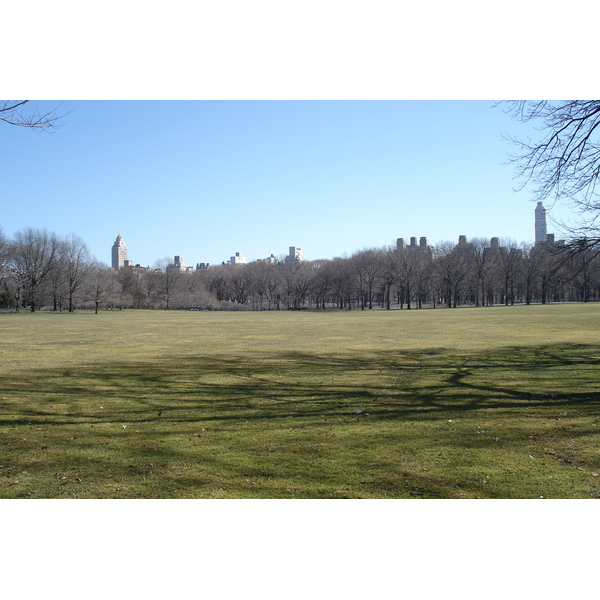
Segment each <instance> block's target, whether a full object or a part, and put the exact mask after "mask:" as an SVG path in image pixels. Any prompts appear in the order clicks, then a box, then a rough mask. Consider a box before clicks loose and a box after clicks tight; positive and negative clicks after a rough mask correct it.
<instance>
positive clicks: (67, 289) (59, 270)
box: [0, 228, 600, 312]
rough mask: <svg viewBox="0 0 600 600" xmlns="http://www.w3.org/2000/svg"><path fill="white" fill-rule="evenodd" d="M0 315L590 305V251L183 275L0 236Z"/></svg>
mask: <svg viewBox="0 0 600 600" xmlns="http://www.w3.org/2000/svg"><path fill="white" fill-rule="evenodd" d="M0 268H1V269H2V270H1V275H2V277H1V283H0V307H2V308H12V309H14V310H22V309H27V310H31V311H35V310H38V309H39V308H41V307H45V308H48V309H51V310H57V311H58V310H69V311H73V310H75V309H76V308H81V307H87V308H93V309H94V310H95V311H96V312H97V311H98V309H99V308H100V307H103V306H110V307H115V308H153V309H167V310H168V309H179V310H180V309H188V310H189V309H195V310H281V309H288V310H301V309H307V308H311V309H326V308H337V309H363V310H364V309H372V308H383V309H388V310H389V309H392V308H406V309H412V308H423V307H432V308H436V307H438V306H445V307H449V308H454V307H458V306H469V305H471V306H489V305H494V304H506V305H508V304H515V303H524V304H531V303H547V302H565V301H582V302H588V301H597V300H599V299H600V259H599V258H598V256H597V250H596V249H595V248H594V247H591V248H585V247H582V248H578V249H577V251H567V250H563V251H557V249H556V248H552V247H542V248H540V247H531V246H527V245H521V246H520V247H519V246H517V245H516V244H515V243H512V242H510V241H508V242H504V245H503V246H502V247H500V248H497V249H496V250H494V251H493V250H492V249H491V248H490V244H489V241H488V240H486V239H476V240H473V241H472V243H471V244H469V247H468V249H467V251H465V250H464V249H462V250H461V249H460V248H459V247H458V246H455V244H454V243H451V242H442V243H440V244H438V245H437V246H436V248H435V257H434V258H431V256H430V254H428V253H423V252H420V251H419V250H418V249H411V248H408V249H406V250H400V251H399V250H397V249H396V248H394V247H383V248H371V249H365V250H361V251H359V252H356V253H355V254H353V255H352V256H350V257H346V258H333V259H331V260H317V261H311V262H292V263H287V262H277V263H274V264H271V263H268V262H255V263H250V264H243V265H242V264H237V265H236V264H224V265H221V266H216V267H212V268H210V269H207V270H203V271H196V272H193V273H186V272H182V271H180V270H178V269H177V268H175V267H174V266H173V265H172V264H171V262H170V260H169V259H168V258H164V259H161V260H159V261H157V262H156V263H155V265H154V268H153V269H136V268H124V269H121V270H119V271H114V270H112V269H109V268H108V267H107V266H106V265H104V264H101V263H98V262H97V261H95V260H94V259H93V258H92V257H91V255H90V252H89V250H88V247H87V245H86V244H85V242H84V241H83V240H82V239H81V238H79V237H77V236H75V235H70V236H68V237H66V238H59V237H58V236H57V235H55V234H53V233H51V232H47V231H45V230H42V231H40V230H36V229H31V228H29V229H24V230H22V231H20V232H18V233H17V234H15V236H14V238H13V239H7V238H6V237H5V236H3V235H2V232H1V231H0Z"/></svg>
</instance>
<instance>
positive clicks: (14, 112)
mask: <svg viewBox="0 0 600 600" xmlns="http://www.w3.org/2000/svg"><path fill="white" fill-rule="evenodd" d="M29 102H30V101H29V100H0V121H4V122H5V123H8V124H9V125H16V126H17V127H27V128H29V129H34V130H36V131H46V132H51V131H53V130H54V129H56V127H58V126H59V125H57V122H58V121H59V120H60V119H62V118H63V117H64V116H65V115H59V114H57V110H58V107H56V108H54V109H52V110H49V111H39V110H38V109H37V107H33V108H32V106H31V104H29Z"/></svg>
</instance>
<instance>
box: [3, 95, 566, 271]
mask: <svg viewBox="0 0 600 600" xmlns="http://www.w3.org/2000/svg"><path fill="white" fill-rule="evenodd" d="M36 105H38V106H39V107H40V108H41V109H42V110H43V109H45V108H47V107H53V106H56V105H57V103H56V102H41V103H36ZM492 106H493V103H492V102H490V101H66V102H63V103H62V105H61V106H60V108H59V111H60V112H63V113H68V114H67V115H66V116H65V118H64V119H63V120H62V126H61V127H60V128H59V129H58V130H57V131H56V132H55V133H53V134H51V135H48V134H44V133H35V132H32V131H29V130H25V129H21V128H17V127H10V126H8V125H4V124H0V127H1V129H0V144H1V145H2V155H3V159H2V161H1V163H0V179H1V181H2V188H1V204H2V216H1V218H0V226H1V227H2V229H3V230H4V233H5V234H7V235H9V236H11V235H13V234H14V233H15V232H16V231H17V230H19V229H22V228H24V227H35V228H47V229H49V230H51V231H55V232H56V233H58V234H60V235H66V234H69V233H75V234H77V235H79V236H80V237H82V238H83V239H84V240H85V241H86V242H87V244H88V245H89V247H90V250H91V251H92V253H93V254H94V255H95V256H96V258H97V259H99V260H101V261H104V262H108V263H109V262H110V249H111V246H112V244H113V242H114V240H115V238H116V236H117V234H118V233H120V234H121V235H122V236H123V238H124V239H125V241H126V243H127V246H128V249H129V258H130V259H131V260H133V261H134V262H135V263H140V264H143V265H152V264H153V263H154V261H156V260H157V259H159V258H162V257H165V256H169V257H172V256H174V255H183V257H184V259H185V262H186V263H187V264H193V265H195V264H196V263H197V262H209V263H211V264H218V263H221V262H222V261H226V260H228V259H229V257H230V256H231V255H233V254H234V253H235V252H242V254H243V255H244V256H246V257H247V258H248V259H249V260H256V259H258V258H264V257H266V256H269V255H270V254H271V253H273V254H275V255H276V256H280V255H282V254H285V253H287V249H288V247H289V246H292V245H295V246H301V247H302V248H303V250H304V253H305V255H306V257H307V258H309V259H318V258H332V257H334V256H342V255H345V254H347V255H349V254H352V253H353V252H354V251H356V250H359V249H362V248H366V247H380V246H383V245H388V244H393V243H395V240H396V238H398V237H404V238H410V237H411V236H416V237H421V236H426V237H427V238H428V239H429V242H430V243H437V242H440V241H442V240H457V238H458V236H459V235H461V234H464V235H466V236H467V237H468V238H472V237H492V236H498V237H501V238H510V239H512V240H514V241H515V242H517V243H520V242H523V241H532V240H533V237H534V229H533V222H534V220H533V214H534V213H533V211H534V204H532V202H531V200H530V194H529V193H528V192H527V191H522V192H519V193H515V192H514V191H513V188H514V187H515V181H514V179H513V170H512V167H510V166H508V165H506V164H503V163H505V162H506V160H507V158H508V153H509V152H510V151H511V146H510V144H508V143H507V142H506V141H505V139H503V134H505V133H509V134H517V135H519V136H521V137H523V136H524V135H525V134H526V133H527V130H526V129H525V126H524V125H522V124H520V123H518V122H517V121H515V120H513V119H511V118H510V117H509V116H508V115H506V114H504V112H503V111H502V109H501V108H500V107H495V108H494V107H492ZM559 210H560V209H559V208H558V207H557V208H555V209H554V211H553V212H551V213H550V214H551V215H557V216H558V217H561V218H565V216H568V211H565V210H564V209H563V210H562V212H560V213H559V212H558V211H559ZM549 231H553V226H552V225H551V223H549Z"/></svg>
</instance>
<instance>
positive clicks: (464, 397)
mask: <svg viewBox="0 0 600 600" xmlns="http://www.w3.org/2000/svg"><path fill="white" fill-rule="evenodd" d="M599 381H600V346H597V345H575V344H573V345H568V346H567V345H561V346H560V347H557V346H554V345H552V344H548V345H540V346H533V347H527V348H524V347H508V348H503V349H500V350H494V351H478V352H470V353H463V352H457V351H453V350H448V349H435V348H434V349H425V350H410V351H405V350H396V351H389V352H368V353H353V354H351V355H344V356H340V355H335V354H327V353H320V354H308V353H300V352H289V353H287V354H284V355H268V356H266V357H261V358H252V357H249V356H243V355H241V356H237V357H236V356H219V355H213V356H202V357H200V356H189V355H187V356H180V357H169V358H161V359H156V360H154V361H148V362H114V363H102V364H94V365H82V366H75V367H73V366H71V367H69V368H66V369H65V368H56V369H41V370H36V369H32V370H31V371H30V372H29V373H28V374H27V375H14V374H12V375H8V376H6V375H2V376H0V389H1V390H2V398H1V399H0V403H1V404H0V405H1V406H2V414H1V415H0V425H5V424H13V425H15V424H27V423H30V422H31V420H32V419H37V420H42V421H43V422H60V423H63V424H66V423H69V422H73V423H82V422H89V423H102V422H106V421H110V420H114V419H117V418H118V419H120V420H123V419H124V420H126V421H127V422H131V423H142V422H146V423H147V422H152V421H158V420H165V419H169V420H171V421H173V422H183V421H191V420H194V419H196V420H202V421H217V422H223V423H226V422H227V421H230V420H240V419H244V420H263V419H274V418H286V417H296V418H300V417H302V418H305V419H309V418H315V417H324V418H333V417H340V416H346V417H348V416H352V417H353V418H361V417H357V416H356V415H357V412H356V411H359V410H361V411H362V413H358V414H359V415H365V413H368V414H369V417H370V418H371V419H375V420H377V419H413V420H414V419H436V418H446V417H447V415H448V413H449V411H472V410H480V409H486V410H487V409H495V410H497V411H508V410H512V409H515V408H523V407H524V406H529V407H539V406H549V405H551V406H555V407H560V406H563V405H567V404H568V405H569V406H571V407H573V406H579V407H582V408H592V407H593V408H598V404H599V402H600V392H599V391H598V382H599ZM100 407H102V408H100Z"/></svg>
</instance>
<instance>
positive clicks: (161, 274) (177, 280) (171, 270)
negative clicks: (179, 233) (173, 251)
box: [154, 256, 184, 310]
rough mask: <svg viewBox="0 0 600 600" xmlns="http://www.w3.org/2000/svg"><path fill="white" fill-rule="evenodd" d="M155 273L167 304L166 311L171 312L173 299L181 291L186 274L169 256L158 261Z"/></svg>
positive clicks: (155, 265)
mask: <svg viewBox="0 0 600 600" xmlns="http://www.w3.org/2000/svg"><path fill="white" fill-rule="evenodd" d="M154 272H155V273H156V274H157V275H158V278H159V286H160V287H159V289H160V294H161V296H162V299H163V300H164V301H165V303H166V309H167V310H169V309H170V308H171V302H172V300H173V298H174V297H175V295H176V294H177V292H178V291H180V289H181V283H182V278H183V276H184V273H183V272H182V271H181V269H179V268H178V267H177V266H175V265H174V264H173V263H172V262H171V259H170V258H169V257H168V256H165V257H164V258H161V259H159V260H157V261H156V263H155V264H154Z"/></svg>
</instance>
